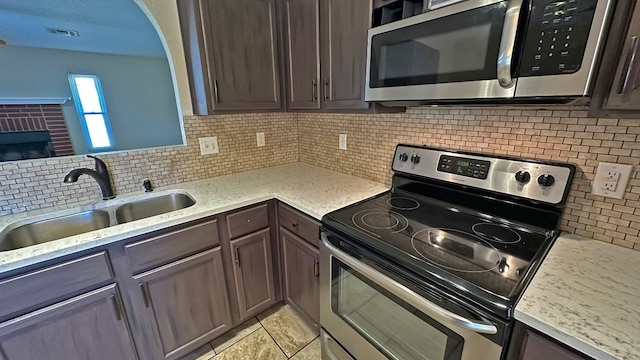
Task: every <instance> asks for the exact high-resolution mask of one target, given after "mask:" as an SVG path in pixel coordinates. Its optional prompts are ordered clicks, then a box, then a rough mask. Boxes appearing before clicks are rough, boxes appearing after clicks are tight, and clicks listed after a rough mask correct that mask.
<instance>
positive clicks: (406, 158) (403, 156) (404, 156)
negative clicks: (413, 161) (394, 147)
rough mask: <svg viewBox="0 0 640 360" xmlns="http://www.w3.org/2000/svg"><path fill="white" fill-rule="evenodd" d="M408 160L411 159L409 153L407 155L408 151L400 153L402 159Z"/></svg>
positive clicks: (403, 160)
mask: <svg viewBox="0 0 640 360" xmlns="http://www.w3.org/2000/svg"><path fill="white" fill-rule="evenodd" d="M407 160H409V155H407V153H402V154H400V161H402V162H405V161H407Z"/></svg>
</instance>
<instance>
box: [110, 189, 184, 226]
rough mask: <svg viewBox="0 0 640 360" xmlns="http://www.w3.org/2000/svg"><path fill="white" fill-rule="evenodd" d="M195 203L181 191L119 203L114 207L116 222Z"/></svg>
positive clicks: (136, 218)
mask: <svg viewBox="0 0 640 360" xmlns="http://www.w3.org/2000/svg"><path fill="white" fill-rule="evenodd" d="M195 203H196V201H195V200H193V199H192V198H191V197H190V196H189V195H186V194H182V193H174V194H168V195H162V196H157V197H154V198H151V199H145V200H139V201H135V202H131V203H128V204H124V205H121V206H120V207H118V208H117V209H116V219H117V221H118V224H123V223H127V222H131V221H136V220H140V219H144V218H148V217H151V216H156V215H160V214H164V213H168V212H171V211H176V210H180V209H184V208H188V207H189V206H192V205H194V204H195Z"/></svg>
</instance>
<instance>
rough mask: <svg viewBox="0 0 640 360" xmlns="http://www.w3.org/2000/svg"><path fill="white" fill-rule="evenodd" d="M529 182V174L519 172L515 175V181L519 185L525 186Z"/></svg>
mask: <svg viewBox="0 0 640 360" xmlns="http://www.w3.org/2000/svg"><path fill="white" fill-rule="evenodd" d="M529 180H531V174H529V172H528V171H522V170H520V171H518V172H517V173H516V181H517V182H519V183H520V184H526V183H528V182H529Z"/></svg>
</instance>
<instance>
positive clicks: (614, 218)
mask: <svg viewBox="0 0 640 360" xmlns="http://www.w3.org/2000/svg"><path fill="white" fill-rule="evenodd" d="M298 133H299V134H298V146H299V149H300V161H303V162H307V163H310V164H314V165H317V166H321V167H325V168H328V169H332V170H336V171H341V172H345V173H348V174H352V175H356V176H359V177H363V178H366V179H371V180H374V181H379V182H383V183H386V184H390V183H391V175H392V173H391V158H392V156H393V151H394V150H395V146H396V144H398V143H409V144H424V145H429V146H435V147H443V148H449V149H459V150H470V151H480V152H485V153H491V154H501V155H509V156H520V157H526V158H534V159H540V160H555V161H561V162H571V163H573V164H575V165H577V166H578V171H577V174H576V177H575V180H574V183H573V186H572V188H571V191H570V193H569V197H568V202H567V206H566V211H565V213H564V215H563V218H562V223H561V228H562V229H563V230H566V231H570V232H574V233H577V234H580V235H584V236H587V237H592V238H595V239H598V240H601V241H605V242H609V243H613V244H616V245H621V246H624V247H628V248H634V249H636V250H640V234H639V232H640V201H639V199H640V175H639V172H638V170H639V169H640V120H636V119H629V120H623V119H620V120H619V119H595V118H589V117H587V114H586V112H585V111H559V110H554V111H547V110H519V109H504V108H500V109H495V108H484V109H466V108H412V109H409V110H408V111H407V113H404V114H386V115H385V114H378V115H348V114H310V113H309V114H299V115H298ZM340 133H344V134H347V148H348V150H346V151H342V150H338V134H340ZM599 162H614V163H622V164H631V165H634V171H633V173H632V175H631V179H630V181H629V185H628V186H627V189H626V193H625V196H624V198H623V199H621V200H618V199H612V198H605V197H602V196H595V195H591V194H590V191H591V181H592V180H593V178H594V175H595V170H596V169H597V166H598V163H599Z"/></svg>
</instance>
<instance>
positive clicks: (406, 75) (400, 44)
mask: <svg viewBox="0 0 640 360" xmlns="http://www.w3.org/2000/svg"><path fill="white" fill-rule="evenodd" d="M505 12H506V5H505V2H500V3H497V4H493V5H488V6H485V7H481V8H478V9H473V10H468V11H465V12H462V13H457V14H454V15H450V16H445V17H442V18H438V19H434V20H431V21H426V22H423V23H419V24H416V25H412V26H408V27H405V28H402V29H399V30H393V31H390V32H386V33H382V34H379V35H375V36H373V37H372V39H371V73H370V87H372V88H380V87H392V86H406V85H427V84H437V83H449V82H458V81H479V80H491V79H496V78H497V62H498V51H499V46H500V40H501V36H502V27H503V24H504V17H505Z"/></svg>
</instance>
